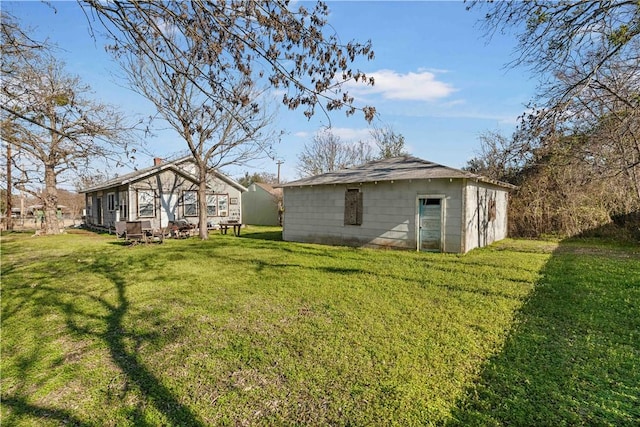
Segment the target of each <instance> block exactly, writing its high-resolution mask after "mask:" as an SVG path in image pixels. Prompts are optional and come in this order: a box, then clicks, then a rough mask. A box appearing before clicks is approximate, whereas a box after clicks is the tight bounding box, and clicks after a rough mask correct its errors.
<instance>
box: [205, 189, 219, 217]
mask: <svg viewBox="0 0 640 427" xmlns="http://www.w3.org/2000/svg"><path fill="white" fill-rule="evenodd" d="M217 208H218V197H217V196H216V195H215V194H207V216H216V212H217V211H218V209H217Z"/></svg>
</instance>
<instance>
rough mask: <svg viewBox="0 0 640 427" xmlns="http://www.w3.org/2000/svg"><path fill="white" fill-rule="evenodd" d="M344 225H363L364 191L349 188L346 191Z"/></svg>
mask: <svg viewBox="0 0 640 427" xmlns="http://www.w3.org/2000/svg"><path fill="white" fill-rule="evenodd" d="M344 225H362V192H361V191H360V189H359V188H348V189H347V191H346V192H345V193H344Z"/></svg>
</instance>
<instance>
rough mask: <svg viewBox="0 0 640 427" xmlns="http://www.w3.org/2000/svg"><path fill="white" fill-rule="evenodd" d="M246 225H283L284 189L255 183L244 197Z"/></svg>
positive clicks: (248, 188)
mask: <svg viewBox="0 0 640 427" xmlns="http://www.w3.org/2000/svg"><path fill="white" fill-rule="evenodd" d="M242 212H244V216H243V221H244V222H245V224H253V225H282V188H273V186H272V185H270V184H267V183H264V182H254V183H253V184H251V185H250V186H249V187H247V192H246V193H244V194H243V195H242Z"/></svg>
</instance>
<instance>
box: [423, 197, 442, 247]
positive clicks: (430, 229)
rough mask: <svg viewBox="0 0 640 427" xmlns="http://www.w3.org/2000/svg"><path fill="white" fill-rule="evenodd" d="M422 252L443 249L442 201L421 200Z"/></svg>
mask: <svg viewBox="0 0 640 427" xmlns="http://www.w3.org/2000/svg"><path fill="white" fill-rule="evenodd" d="M418 203H419V221H420V224H419V227H420V250H421V251H440V250H441V247H442V199H419V200H418Z"/></svg>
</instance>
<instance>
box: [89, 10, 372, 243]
mask: <svg viewBox="0 0 640 427" xmlns="http://www.w3.org/2000/svg"><path fill="white" fill-rule="evenodd" d="M80 4H81V5H82V6H83V7H84V8H85V10H86V12H87V15H88V16H89V17H90V18H91V17H96V18H97V19H98V20H99V21H100V22H101V23H102V24H104V26H105V28H106V29H107V31H108V35H109V36H110V38H111V42H112V45H111V46H110V50H111V52H113V54H114V55H115V57H116V58H118V60H119V61H120V62H121V64H123V65H124V67H123V68H124V69H125V70H126V71H127V76H128V79H129V82H130V83H131V85H132V87H134V88H135V89H136V90H137V91H139V92H140V93H142V94H143V95H144V96H146V97H147V98H149V99H150V100H152V101H153V102H154V104H155V105H156V107H157V108H158V111H159V113H160V114H161V115H162V117H163V118H164V119H165V120H167V121H168V122H169V123H170V124H171V126H172V127H173V128H174V129H175V130H176V131H177V132H178V133H179V134H180V135H181V137H182V138H183V139H184V140H185V142H186V144H187V146H188V148H189V151H190V152H191V154H192V155H193V158H194V160H195V162H196V164H197V166H198V179H199V204H200V217H199V223H200V237H201V238H202V239H206V238H207V237H208V234H207V231H206V230H207V228H206V196H205V191H206V181H207V173H208V172H207V171H208V170H209V168H210V167H221V166H223V165H224V164H229V163H235V164H237V163H241V162H242V161H243V160H246V159H249V158H250V157H252V156H256V155H258V154H263V152H264V148H265V143H266V142H267V141H266V140H265V139H264V138H265V136H266V135H265V134H264V133H262V132H261V131H262V129H264V128H265V127H266V125H267V124H268V123H269V118H268V115H267V114H266V107H265V106H264V105H263V103H261V102H260V100H259V99H258V97H257V93H258V91H259V90H261V89H262V88H263V87H266V86H269V87H270V88H272V89H277V90H278V91H279V92H280V93H281V94H282V95H280V96H282V102H283V103H284V105H286V106H287V107H288V108H290V109H297V108H300V107H302V108H304V114H305V116H307V117H311V116H312V115H313V114H314V112H315V108H316V107H317V106H320V108H322V109H323V110H325V112H328V111H331V110H339V109H346V113H347V115H351V114H354V113H355V112H356V111H357V110H358V109H360V110H361V111H362V112H363V113H364V116H365V118H366V119H367V120H369V121H371V120H372V119H373V117H374V114H375V109H374V108H373V107H370V106H363V107H360V108H357V107H356V106H355V105H354V104H353V101H354V99H353V98H352V97H350V96H349V94H348V93H346V92H343V90H342V87H343V84H344V83H345V82H347V81H349V80H356V81H360V82H363V83H364V84H373V79H372V78H367V76H366V75H365V74H364V73H363V72H361V71H359V70H352V68H351V63H352V62H354V61H355V60H356V58H358V57H365V58H368V59H371V58H373V51H372V49H371V44H370V43H365V44H361V43H357V42H349V43H346V44H342V43H341V42H340V40H339V38H338V36H337V35H336V34H335V32H333V31H329V30H328V28H330V27H329V26H328V24H327V17H328V15H329V10H328V8H327V6H326V5H325V4H324V3H322V2H318V3H316V5H315V7H314V8H313V9H311V10H309V9H307V8H306V7H305V6H298V7H297V8H293V7H290V5H289V2H288V1H277V0H253V1H245V0H242V1H237V0H232V1H220V2H213V1H202V0H194V1H190V2H139V1H129V2H103V1H98V0H84V1H80Z"/></svg>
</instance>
